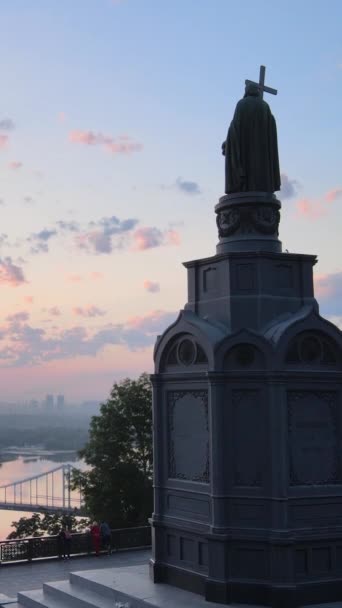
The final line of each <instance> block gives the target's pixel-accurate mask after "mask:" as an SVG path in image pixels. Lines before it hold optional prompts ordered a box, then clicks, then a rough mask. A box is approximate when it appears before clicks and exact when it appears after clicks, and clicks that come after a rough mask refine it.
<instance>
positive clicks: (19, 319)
mask: <svg viewBox="0 0 342 608" xmlns="http://www.w3.org/2000/svg"><path fill="white" fill-rule="evenodd" d="M29 318H30V315H29V313H28V312H27V311H26V310H21V311H20V312H15V313H14V314H13V315H8V317H6V321H8V322H9V323H23V322H24V321H28V320H29Z"/></svg>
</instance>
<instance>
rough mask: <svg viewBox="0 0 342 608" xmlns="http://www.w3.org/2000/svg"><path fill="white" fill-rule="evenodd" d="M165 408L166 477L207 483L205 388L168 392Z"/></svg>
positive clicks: (207, 457) (206, 408)
mask: <svg viewBox="0 0 342 608" xmlns="http://www.w3.org/2000/svg"><path fill="white" fill-rule="evenodd" d="M167 408H168V417H167V420H168V475H169V477H170V478H175V479H186V480H188V481H200V482H203V483H209V428H208V393H207V391H203V390H186V391H170V392H168V394H167Z"/></svg>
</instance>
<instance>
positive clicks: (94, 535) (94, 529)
mask: <svg viewBox="0 0 342 608" xmlns="http://www.w3.org/2000/svg"><path fill="white" fill-rule="evenodd" d="M90 534H91V539H92V543H93V547H94V551H95V555H96V557H98V556H99V554H100V540H101V533H100V526H99V524H98V523H97V521H94V522H93V523H92V526H91V528H90Z"/></svg>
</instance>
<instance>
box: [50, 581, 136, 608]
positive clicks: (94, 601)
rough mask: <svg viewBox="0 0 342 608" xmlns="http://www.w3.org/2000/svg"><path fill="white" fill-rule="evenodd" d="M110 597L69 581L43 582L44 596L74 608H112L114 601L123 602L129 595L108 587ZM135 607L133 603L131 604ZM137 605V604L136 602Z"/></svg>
mask: <svg viewBox="0 0 342 608" xmlns="http://www.w3.org/2000/svg"><path fill="white" fill-rule="evenodd" d="M110 591H111V594H110V597H106V596H105V595H103V594H101V593H98V592H97V591H93V590H89V589H88V588H86V587H85V586H84V585H83V586H81V585H78V584H72V583H70V582H69V581H58V582H54V583H45V584H44V585H43V592H44V595H45V597H46V598H48V599H50V598H51V599H55V600H58V601H61V602H63V603H64V605H65V606H68V608H69V606H70V608H71V607H74V608H113V606H115V602H121V603H125V602H126V601H127V600H128V599H130V598H129V596H127V595H125V594H123V593H120V592H119V591H118V592H117V591H116V590H114V589H110ZM133 605H134V607H135V604H132V608H133ZM137 606H138V604H137Z"/></svg>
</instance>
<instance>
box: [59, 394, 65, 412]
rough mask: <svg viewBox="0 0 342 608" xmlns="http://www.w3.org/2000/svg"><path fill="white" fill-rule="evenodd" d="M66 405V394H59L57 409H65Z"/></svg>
mask: <svg viewBox="0 0 342 608" xmlns="http://www.w3.org/2000/svg"><path fill="white" fill-rule="evenodd" d="M64 406H65V399H64V395H57V409H58V410H63V409H64Z"/></svg>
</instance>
